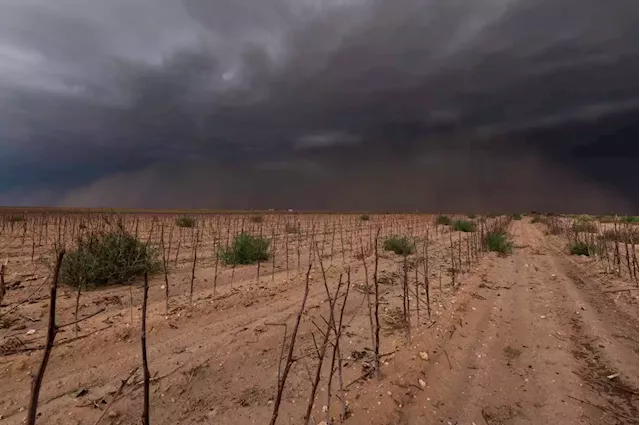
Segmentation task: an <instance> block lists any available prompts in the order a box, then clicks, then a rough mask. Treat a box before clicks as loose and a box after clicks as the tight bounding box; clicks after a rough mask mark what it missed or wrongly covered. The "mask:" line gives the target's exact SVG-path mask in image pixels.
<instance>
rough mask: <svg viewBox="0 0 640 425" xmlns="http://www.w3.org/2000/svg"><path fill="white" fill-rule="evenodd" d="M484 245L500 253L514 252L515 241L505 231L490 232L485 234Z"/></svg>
mask: <svg viewBox="0 0 640 425" xmlns="http://www.w3.org/2000/svg"><path fill="white" fill-rule="evenodd" d="M484 245H485V247H486V248H487V249H488V250H489V251H495V252H498V253H500V254H505V255H506V254H511V253H512V252H513V242H511V241H510V240H509V236H508V235H507V233H505V232H489V233H487V234H486V235H485V236H484Z"/></svg>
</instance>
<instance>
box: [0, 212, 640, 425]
mask: <svg viewBox="0 0 640 425" xmlns="http://www.w3.org/2000/svg"><path fill="white" fill-rule="evenodd" d="M42 217H44V215H43V216H42ZM65 217H69V215H65V214H61V215H60V216H55V215H53V216H52V217H48V218H47V219H46V220H47V223H48V224H47V225H46V227H47V229H46V234H44V230H42V229H43V227H44V221H42V220H45V219H44V218H41V216H40V215H34V216H33V217H31V218H29V220H26V221H25V222H24V223H23V222H16V223H13V226H12V227H9V226H7V227H6V228H3V233H0V259H4V258H7V259H8V262H7V265H6V271H5V281H6V285H7V293H6V295H5V297H4V301H3V302H2V305H1V306H0V383H1V385H0V418H1V419H0V424H20V423H22V422H23V421H24V418H25V415H26V409H27V407H28V400H29V393H30V384H31V377H30V372H35V371H36V370H37V367H38V365H39V363H40V360H41V355H42V354H41V353H42V346H43V344H44V341H45V336H46V328H47V311H48V306H49V300H48V285H47V283H46V281H47V278H48V276H49V272H48V269H47V267H46V266H45V265H44V264H43V260H44V259H46V258H50V256H51V255H50V253H51V249H52V245H53V241H54V240H56V239H58V240H61V239H66V240H68V241H72V240H73V238H74V237H75V236H76V235H77V233H78V232H81V230H80V229H82V228H83V226H81V224H82V223H83V222H82V219H81V218H77V217H76V218H75V219H73V221H71V220H69V222H68V224H65V223H66V221H65V220H67V219H66V218H65ZM87 220H89V219H87ZM108 220H109V219H104V221H105V222H108ZM126 220H127V221H126V223H125V226H126V227H127V229H128V230H129V231H131V232H132V233H133V232H136V233H139V235H140V237H141V238H142V239H145V238H148V240H149V241H150V243H152V244H154V245H156V246H160V245H161V241H162V242H164V245H165V247H166V248H168V245H169V243H170V244H171V246H172V247H171V249H169V250H168V255H167V256H168V258H169V263H170V265H171V268H170V271H169V274H168V279H169V281H170V286H169V289H170V298H169V301H168V305H169V310H168V311H166V304H165V303H166V299H165V296H166V292H165V289H166V288H165V286H164V285H165V279H164V275H163V274H162V273H159V274H158V275H155V276H153V278H152V279H151V280H150V282H149V285H150V291H149V307H148V313H147V344H148V357H149V369H150V372H151V395H150V406H151V422H152V423H153V424H167V425H169V424H171V425H174V424H253V423H256V424H266V423H269V420H270V419H271V417H272V413H273V410H274V408H273V406H274V402H275V397H276V392H277V391H276V387H277V382H278V377H279V376H280V375H281V374H282V373H283V371H282V370H280V371H279V363H280V362H279V359H281V358H282V357H284V358H285V360H286V351H287V349H288V347H289V342H287V344H286V347H284V350H283V334H284V331H285V326H283V325H282V324H286V331H287V336H288V337H290V335H291V333H292V329H293V327H294V323H295V320H296V316H297V314H298V311H299V310H300V306H301V303H302V300H303V293H304V289H305V274H306V272H307V270H310V274H309V279H310V291H309V295H308V298H307V300H306V305H305V308H304V312H303V315H302V320H301V325H300V329H299V331H298V338H297V339H296V341H295V346H294V350H293V357H294V360H295V361H294V362H293V363H292V367H291V370H290V373H289V375H288V378H287V380H286V385H285V386H284V392H283V397H282V402H281V405H280V409H279V416H278V420H277V423H278V424H300V423H304V421H303V417H304V414H305V411H306V410H307V406H308V404H309V398H310V393H311V386H312V385H311V384H312V382H313V380H314V379H313V378H314V376H315V374H316V367H317V365H318V363H319V358H318V355H317V352H318V350H317V349H316V348H317V346H318V345H321V343H322V341H321V339H322V335H323V332H325V333H326V328H327V322H328V321H330V319H329V317H330V314H329V312H330V309H329V302H328V300H327V294H326V290H325V284H324V283H325V278H326V282H327V286H328V288H329V290H330V291H335V288H336V286H337V285H338V282H339V281H340V279H341V276H342V281H343V282H346V279H347V272H348V273H349V276H350V284H351V290H350V292H348V296H347V297H346V302H345V306H344V320H343V326H342V328H341V339H340V342H339V348H340V351H341V357H342V362H341V364H340V365H339V366H340V368H341V373H340V376H338V369H339V368H338V365H336V366H335V367H334V368H332V367H331V366H330V363H331V352H332V348H333V346H335V341H333V342H331V341H330V342H329V344H327V347H328V348H327V355H326V356H325V357H324V361H323V362H322V367H321V369H320V371H321V374H320V376H321V380H320V382H319V385H318V388H317V392H316V395H315V402H314V403H313V408H312V412H311V418H310V420H309V423H311V424H319V423H321V422H322V421H324V422H325V423H326V422H328V420H329V421H331V422H332V423H340V422H341V421H340V420H339V419H338V418H339V417H340V415H341V411H342V409H344V407H343V404H342V400H341V398H342V397H344V402H345V405H347V408H346V409H347V410H348V413H349V414H348V418H347V419H345V420H344V421H343V422H344V423H345V424H381V425H391V424H408V425H409V424H411V425H413V424H476V425H481V424H487V425H498V424H550V423H552V424H621V423H622V424H631V423H638V374H639V370H638V290H637V279H635V278H634V276H633V273H631V275H628V274H625V273H624V272H622V273H620V274H617V273H612V272H611V271H610V270H609V271H608V272H605V269H607V268H608V266H605V265H604V263H605V262H604V261H603V260H601V259H600V260H598V259H593V257H577V256H570V255H568V254H567V248H566V245H567V239H566V237H565V236H564V235H550V234H548V232H547V226H546V225H545V224H542V223H535V224H534V223H531V220H530V218H529V217H525V218H524V219H522V220H512V221H510V223H509V227H508V230H509V234H510V235H511V237H512V239H513V242H514V245H515V249H514V252H513V253H512V254H511V255H508V256H500V255H497V254H496V253H493V252H484V251H480V250H479V249H478V248H479V243H478V241H479V233H480V232H478V231H476V232H471V233H463V232H457V231H452V230H451V229H450V227H448V226H436V225H435V224H434V217H433V216H425V215H397V216H396V215H394V216H391V215H389V216H380V217H377V216H374V217H372V218H371V220H367V221H363V220H361V218H360V217H359V216H349V215H332V216H320V215H310V216H297V215H295V216H293V215H292V216H288V215H277V214H273V215H267V216H265V219H264V222H259V223H258V222H252V221H251V220H250V219H249V218H247V217H245V216H238V215H234V216H220V215H219V216H215V217H209V218H207V221H204V220H200V221H199V223H198V226H197V227H196V228H195V230H194V229H191V228H178V227H175V226H174V225H173V220H174V218H173V216H167V217H165V218H164V219H161V220H159V221H153V220H152V219H151V218H148V217H147V218H143V219H140V220H138V219H135V217H134V216H133V215H131V216H127V219H126ZM198 220H199V219H198ZM99 221H100V220H98V221H97V222H99ZM89 222H90V221H87V223H89ZM97 222H95V221H94V222H91V223H93V224H90V226H96V225H98V224H97ZM105 225H112V223H107V224H105ZM84 226H85V228H86V226H87V224H84ZM287 226H289V227H287ZM291 227H295V229H296V230H295V231H289V230H291ZM378 228H380V229H381V230H380V240H383V239H384V238H385V237H386V236H387V235H408V236H411V237H412V238H414V239H416V240H417V241H419V242H416V254H413V255H411V256H410V257H408V272H407V273H406V274H405V268H404V262H403V259H402V257H400V256H398V255H396V254H393V253H390V252H388V251H384V250H383V249H382V248H381V247H380V246H381V243H380V242H379V245H380V246H379V258H378V261H377V262H378V270H377V278H378V279H377V280H378V282H379V288H380V289H379V291H380V322H381V323H380V324H381V331H380V352H381V354H382V356H381V363H382V364H381V375H382V376H381V379H376V377H375V376H374V375H375V374H373V373H371V367H372V360H371V359H372V349H373V345H372V335H371V334H372V329H371V322H370V316H369V314H368V306H369V304H368V301H367V295H366V294H367V290H368V285H372V282H373V273H374V269H375V262H376V255H375V249H374V247H373V243H374V241H375V236H376V231H377V229H378ZM60 229H62V230H60ZM287 229H289V230H287ZM240 230H248V231H250V232H251V233H254V234H263V235H265V236H268V237H270V238H271V240H272V243H273V245H272V246H275V250H274V251H272V252H275V256H273V255H272V257H271V258H270V259H269V260H268V261H266V262H264V263H262V264H260V265H259V266H256V265H249V266H237V267H230V266H223V265H222V264H221V263H220V262H219V261H216V255H215V252H216V249H217V248H216V247H219V246H222V245H224V244H225V243H227V242H228V240H229V235H231V237H232V236H233V234H235V233H236V232H238V231H240ZM635 232H637V227H636V228H635ZM310 235H311V236H310ZM314 242H315V243H316V244H317V247H318V248H317V249H315V248H313V246H314V245H313V243H314ZM68 243H70V242H68ZM178 246H180V248H179V249H177V247H178ZM196 246H197V249H194V247H196ZM312 248H313V249H312ZM631 248H632V249H633V251H634V252H636V253H637V245H632V247H631ZM194 251H195V252H197V256H196V262H195V267H194V261H193V257H194V255H193V254H194ZM623 257H624V256H623ZM425 258H426V260H425ZM618 258H620V257H618ZM627 258H628V257H627ZM634 258H635V257H634ZM320 260H322V262H320ZM425 261H426V264H425ZM632 265H633V264H632ZM425 266H426V267H425ZM365 267H366V274H365ZM633 267H635V265H633ZM623 268H624V267H623ZM623 271H624V270H623ZM425 272H426V273H425ZM192 273H193V274H194V276H195V279H194V283H193V288H194V290H193V299H192V301H190V299H189V289H190V283H191V276H192ZM323 274H324V277H323ZM425 275H426V278H427V279H426V281H425ZM405 276H406V277H405ZM405 278H406V279H408V288H409V297H408V298H409V303H410V311H411V321H410V340H409V338H408V336H407V334H406V330H405V329H404V328H403V327H402V326H398V323H397V320H395V321H394V318H395V317H396V315H395V312H396V311H398V310H400V309H401V307H402V305H403V290H404V285H403V279H405ZM427 287H428V289H429V297H428V298H427V293H426V289H427ZM342 288H345V286H344V285H343V286H342ZM369 289H370V288H369ZM342 293H343V295H342V297H338V298H339V299H340V300H344V299H345V295H344V293H345V292H342ZM370 296H371V294H370ZM75 302H76V291H75V289H74V288H70V287H66V286H61V287H60V290H59V292H58V307H57V316H56V321H57V324H58V326H60V331H59V333H58V335H57V337H56V341H55V346H54V348H53V351H52V354H51V358H50V360H49V364H48V367H47V370H46V375H45V377H44V383H43V387H42V391H41V393H40V403H39V406H40V407H39V409H38V412H39V415H40V416H39V419H38V423H40V424H94V423H96V421H98V419H99V418H100V417H101V415H102V413H103V412H104V410H105V409H106V407H107V406H108V405H109V409H108V411H107V413H106V414H105V415H104V416H103V417H102V419H101V420H100V423H103V424H134V423H139V422H140V415H141V412H142V403H143V397H142V394H143V392H142V374H141V371H140V370H136V371H135V372H134V375H133V376H132V377H131V379H129V381H128V382H127V383H126V385H124V386H122V390H121V391H120V392H119V391H118V390H119V388H120V387H121V382H122V380H124V379H126V378H127V377H128V376H129V375H130V373H131V372H132V370H134V369H135V368H136V367H138V366H140V364H141V348H140V347H141V345H140V319H141V308H140V307H141V304H142V290H141V288H140V282H135V283H134V284H133V285H121V286H111V287H108V288H102V289H97V290H92V291H86V292H83V293H82V294H81V298H80V309H79V317H80V318H84V317H89V316H90V317H89V318H88V319H86V320H82V321H81V322H80V323H79V329H78V334H77V335H76V334H75V329H74V326H73V325H69V326H65V324H70V323H71V322H73V321H74V317H75V316H74V310H75ZM340 302H342V301H340ZM334 311H335V310H334ZM332 344H334V345H333V346H332ZM283 351H284V355H283V354H282V353H283ZM337 363H340V362H339V361H337ZM280 369H284V360H283V363H282V364H281V367H280ZM334 370H335V372H332V371H334ZM332 374H333V379H332V380H330V379H329V378H328V377H329V376H330V375H332ZM339 381H342V383H341V384H340V382H339ZM329 382H331V385H330V386H331V394H332V395H331V398H329V396H328V393H329V388H328V387H329ZM340 387H342V391H341V390H340ZM342 393H343V394H342ZM116 396H117V398H116V400H115V401H113V400H114V397H116ZM112 401H113V404H111V402H112Z"/></svg>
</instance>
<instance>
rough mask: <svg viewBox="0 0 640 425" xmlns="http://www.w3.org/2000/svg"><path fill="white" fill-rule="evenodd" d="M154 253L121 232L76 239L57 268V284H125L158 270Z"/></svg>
mask: <svg viewBox="0 0 640 425" xmlns="http://www.w3.org/2000/svg"><path fill="white" fill-rule="evenodd" d="M160 266H161V262H160V260H159V254H158V252H157V251H156V250H155V249H153V248H151V247H149V245H147V244H146V243H144V242H142V241H140V240H139V239H138V238H137V237H135V236H134V235H131V234H129V233H127V232H126V231H124V230H123V229H118V230H112V231H109V232H101V233H92V234H88V235H83V236H80V237H79V238H78V240H77V247H76V248H75V249H74V250H71V251H68V252H67V254H66V255H65V256H64V259H63V262H62V264H61V267H60V281H61V282H62V283H65V284H67V285H70V286H74V287H78V286H82V287H97V286H102V285H108V284H116V283H126V282H129V281H130V280H132V279H134V278H137V277H141V276H142V275H144V273H145V272H148V273H154V272H157V271H159V270H160Z"/></svg>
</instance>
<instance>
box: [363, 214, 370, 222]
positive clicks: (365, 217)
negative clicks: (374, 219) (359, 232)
mask: <svg viewBox="0 0 640 425" xmlns="http://www.w3.org/2000/svg"><path fill="white" fill-rule="evenodd" d="M360 220H362V221H369V220H371V217H369V214H362V215H361V216H360Z"/></svg>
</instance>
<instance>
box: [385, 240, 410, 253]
mask: <svg viewBox="0 0 640 425" xmlns="http://www.w3.org/2000/svg"><path fill="white" fill-rule="evenodd" d="M383 247H384V249H385V250H386V251H393V252H394V253H396V254H398V255H402V256H407V255H410V254H413V252H414V251H415V246H414V245H413V244H412V243H411V242H410V241H409V239H408V238H407V237H406V236H390V237H388V238H387V239H385V240H384V245H383Z"/></svg>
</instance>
